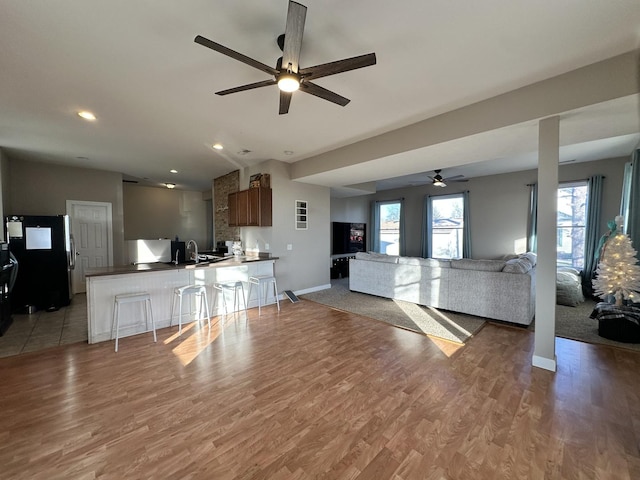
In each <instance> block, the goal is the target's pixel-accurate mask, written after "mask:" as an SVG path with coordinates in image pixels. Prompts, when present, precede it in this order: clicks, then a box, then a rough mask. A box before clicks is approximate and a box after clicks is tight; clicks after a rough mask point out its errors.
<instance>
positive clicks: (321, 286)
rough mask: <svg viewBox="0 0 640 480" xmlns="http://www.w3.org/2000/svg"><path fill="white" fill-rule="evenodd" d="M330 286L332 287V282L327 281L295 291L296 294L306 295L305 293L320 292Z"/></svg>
mask: <svg viewBox="0 0 640 480" xmlns="http://www.w3.org/2000/svg"><path fill="white" fill-rule="evenodd" d="M328 288H331V284H330V283H326V284H324V285H318V286H315V287H311V288H304V289H302V290H294V291H293V293H295V294H296V295H304V294H305V293H313V292H319V291H320V290H326V289H328Z"/></svg>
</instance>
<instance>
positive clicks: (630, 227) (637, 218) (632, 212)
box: [624, 149, 640, 250]
mask: <svg viewBox="0 0 640 480" xmlns="http://www.w3.org/2000/svg"><path fill="white" fill-rule="evenodd" d="M629 177H630V181H629V208H628V215H627V218H626V223H625V230H624V231H625V232H626V233H627V235H629V238H631V244H632V245H633V248H635V249H636V250H639V249H640V149H639V150H636V151H635V152H633V157H632V159H631V172H630V174H629Z"/></svg>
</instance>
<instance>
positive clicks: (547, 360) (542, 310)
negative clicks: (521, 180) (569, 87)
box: [531, 116, 560, 372]
mask: <svg viewBox="0 0 640 480" xmlns="http://www.w3.org/2000/svg"><path fill="white" fill-rule="evenodd" d="M559 149H560V118H559V117H558V116H555V117H550V118H545V119H544V120H541V121H540V123H539V125H538V261H537V266H536V320H535V322H536V331H535V348H534V352H533V358H532V362H531V363H532V365H533V366H534V367H539V368H544V369H545V370H551V371H552V372H555V371H556V336H555V335H556V332H555V330H556V248H557V246H556V245H557V240H556V235H557V233H556V231H557V210H558V162H559V157H560V151H559Z"/></svg>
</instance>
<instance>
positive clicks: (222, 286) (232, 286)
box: [213, 280, 247, 315]
mask: <svg viewBox="0 0 640 480" xmlns="http://www.w3.org/2000/svg"><path fill="white" fill-rule="evenodd" d="M213 289H214V295H216V296H215V298H214V302H215V303H214V308H213V310H214V312H215V311H217V310H216V306H217V303H218V302H217V300H218V296H220V295H221V296H222V305H223V306H224V314H225V315H226V314H227V312H228V310H227V300H226V298H225V295H224V293H225V291H229V290H233V311H234V312H236V311H237V310H238V309H239V307H240V293H242V303H243V304H244V312H245V313H247V298H246V297H245V295H244V282H241V281H240V280H238V281H237V282H228V283H214V284H213Z"/></svg>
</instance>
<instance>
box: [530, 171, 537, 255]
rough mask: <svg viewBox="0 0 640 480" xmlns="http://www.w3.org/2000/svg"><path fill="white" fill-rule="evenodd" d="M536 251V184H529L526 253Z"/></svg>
mask: <svg viewBox="0 0 640 480" xmlns="http://www.w3.org/2000/svg"><path fill="white" fill-rule="evenodd" d="M537 250H538V184H537V183H531V184H529V218H528V221H527V251H528V252H536V251H537Z"/></svg>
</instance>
